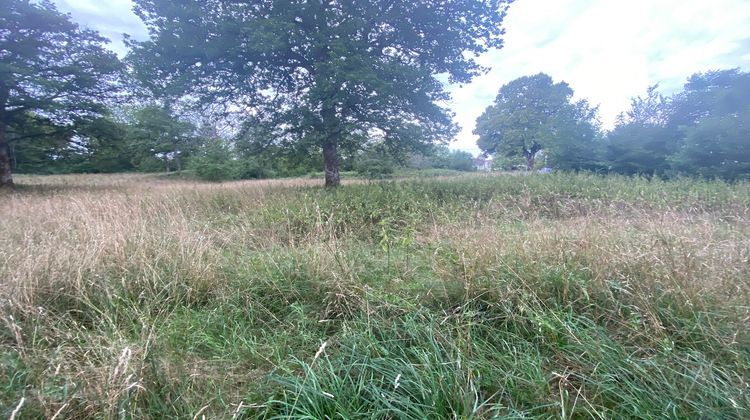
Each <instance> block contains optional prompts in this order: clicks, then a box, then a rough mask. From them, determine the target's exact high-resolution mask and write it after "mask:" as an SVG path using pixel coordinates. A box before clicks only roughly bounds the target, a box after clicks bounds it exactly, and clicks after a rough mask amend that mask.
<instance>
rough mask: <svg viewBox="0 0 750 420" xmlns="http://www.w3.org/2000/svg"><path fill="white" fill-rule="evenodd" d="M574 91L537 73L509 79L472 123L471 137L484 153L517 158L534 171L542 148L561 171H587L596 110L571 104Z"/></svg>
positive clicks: (582, 103)
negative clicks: (476, 137) (490, 103)
mask: <svg viewBox="0 0 750 420" xmlns="http://www.w3.org/2000/svg"><path fill="white" fill-rule="evenodd" d="M572 97H573V90H572V89H571V88H570V87H569V86H568V84H567V83H565V82H560V83H554V82H553V81H552V78H551V77H550V76H548V75H546V74H543V73H540V74H537V75H534V76H526V77H521V78H518V79H516V80H513V81H511V82H510V83H508V84H506V85H505V86H503V87H502V88H501V89H500V93H498V95H497V98H495V103H494V104H493V105H491V106H490V107H488V108H487V109H486V110H485V111H484V113H483V114H482V115H481V116H480V117H479V118H478V119H477V125H476V128H475V130H474V134H476V135H478V136H479V140H478V141H477V144H478V145H479V148H480V149H482V151H484V152H485V153H494V154H497V155H505V156H509V157H514V156H522V157H524V158H525V159H526V163H527V169H528V170H531V169H533V168H534V164H535V158H536V155H537V153H539V152H540V151H541V150H547V151H548V153H550V154H551V155H555V156H556V161H557V163H558V165H560V167H563V168H566V169H588V167H589V166H591V162H596V161H597V156H596V153H597V149H598V147H596V140H597V133H596V128H595V126H594V121H595V120H594V118H595V114H596V109H592V108H591V107H590V106H589V105H588V103H586V102H585V101H579V102H576V103H573V102H572Z"/></svg>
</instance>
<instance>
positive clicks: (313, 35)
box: [130, 0, 507, 185]
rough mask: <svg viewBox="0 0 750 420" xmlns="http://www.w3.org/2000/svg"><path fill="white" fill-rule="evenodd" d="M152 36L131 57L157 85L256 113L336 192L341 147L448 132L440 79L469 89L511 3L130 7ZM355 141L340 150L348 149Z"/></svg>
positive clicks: (225, 1)
mask: <svg viewBox="0 0 750 420" xmlns="http://www.w3.org/2000/svg"><path fill="white" fill-rule="evenodd" d="M136 5H137V6H136V11H137V12H138V14H139V15H140V16H141V18H142V19H143V20H144V22H145V23H146V24H147V25H148V27H149V29H150V31H151V39H150V40H149V41H147V42H144V43H140V44H136V45H134V50H133V52H132V54H131V56H130V61H131V62H132V63H133V65H134V67H135V68H136V70H137V72H138V74H139V75H140V78H141V79H142V80H143V81H145V82H146V83H147V84H148V85H149V86H150V87H151V89H152V90H154V91H156V92H160V93H161V94H166V95H176V96H181V95H192V96H194V97H198V98H200V100H201V102H202V103H203V104H204V105H207V106H210V107H213V108H217V107H218V108H221V109H223V110H224V111H230V110H232V109H243V110H248V109H249V110H251V111H250V112H251V113H252V114H254V115H256V117H258V118H260V119H261V120H263V121H265V122H266V123H267V124H269V125H270V126H271V127H274V139H275V140H274V141H277V142H279V143H292V144H294V143H300V142H301V143H306V144H313V145H315V146H316V147H317V148H318V149H319V150H320V149H322V151H323V155H324V158H325V169H326V184H327V185H336V184H338V182H339V175H338V169H339V168H338V166H339V162H338V157H339V156H338V147H339V146H349V147H352V146H353V147H354V148H357V146H358V144H361V142H363V141H366V140H370V141H379V142H381V143H383V144H385V145H387V146H389V147H391V148H394V149H408V148H410V147H413V146H414V145H419V144H424V143H435V142H446V141H448V140H449V139H451V137H452V135H453V134H454V133H455V126H454V123H453V122H452V120H451V114H450V112H449V111H448V110H447V109H446V108H444V107H443V106H442V105H440V102H442V101H445V100H446V99H447V98H448V95H447V94H446V92H445V91H444V90H443V85H442V83H440V82H439V81H438V79H437V78H436V77H435V76H436V75H439V74H443V75H447V76H448V78H449V79H450V80H451V81H454V82H468V81H470V80H471V79H472V78H473V77H474V76H476V75H477V74H479V73H480V72H481V71H482V68H481V67H480V66H479V65H478V64H477V63H476V61H475V60H474V57H475V56H476V55H477V54H479V53H482V52H485V51H487V50H488V49H489V48H498V47H500V46H501V44H502V41H501V37H502V34H503V29H502V27H501V22H502V20H503V17H504V14H505V10H506V8H507V2H506V1H503V0H446V1H441V2H423V1H392V0H359V1H347V2H334V1H285V2H278V1H261V0H256V1H248V2H235V1H229V0H212V1H197V0H192V1H183V2H179V3H176V2H173V1H168V0H137V1H136ZM350 141H353V142H357V143H358V144H354V145H346V143H347V142H350Z"/></svg>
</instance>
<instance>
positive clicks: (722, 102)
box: [606, 69, 750, 180]
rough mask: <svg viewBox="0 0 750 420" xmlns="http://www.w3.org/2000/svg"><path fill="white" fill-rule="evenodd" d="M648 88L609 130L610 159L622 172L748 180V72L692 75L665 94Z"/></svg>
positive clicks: (749, 103)
mask: <svg viewBox="0 0 750 420" xmlns="http://www.w3.org/2000/svg"><path fill="white" fill-rule="evenodd" d="M656 88H657V86H652V87H651V88H649V90H648V93H647V96H646V97H645V98H641V97H638V98H635V99H633V101H632V105H631V110H629V111H628V112H627V114H625V115H623V116H621V118H620V121H619V122H618V125H617V127H615V129H614V130H613V131H612V132H611V133H609V135H608V139H607V140H608V141H607V152H606V160H607V164H608V165H609V167H610V169H611V170H612V171H614V172H618V173H622V174H646V175H659V176H668V175H673V174H681V175H698V176H704V177H721V178H724V179H727V180H736V179H741V178H747V177H748V174H750V155H748V154H747V153H745V151H746V150H747V134H748V133H747V129H746V127H747V124H748V122H747V121H748V115H750V99H748V98H750V73H742V72H740V71H739V70H737V69H734V70H722V71H710V72H706V73H698V74H694V75H693V76H691V77H690V78H689V79H688V82H687V83H686V84H685V86H684V89H683V91H682V92H678V93H676V94H675V95H673V96H672V97H670V98H665V97H663V96H662V95H660V94H659V93H658V92H656Z"/></svg>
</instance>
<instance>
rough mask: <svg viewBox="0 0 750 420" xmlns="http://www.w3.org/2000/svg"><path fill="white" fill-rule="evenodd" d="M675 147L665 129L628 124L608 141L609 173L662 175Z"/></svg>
mask: <svg viewBox="0 0 750 420" xmlns="http://www.w3.org/2000/svg"><path fill="white" fill-rule="evenodd" d="M676 148H677V143H676V141H675V139H674V133H673V132H672V131H671V130H670V129H669V128H667V127H663V126H658V125H642V124H637V123H631V124H627V125H620V126H618V127H616V128H615V129H614V130H613V131H612V132H610V133H609V135H608V137H607V154H606V158H607V163H608V164H609V166H610V170H611V171H613V172H615V173H619V174H625V175H635V174H642V175H665V174H667V173H668V171H669V170H670V168H671V167H670V164H669V157H670V156H671V155H672V154H673V153H674V152H675V150H676Z"/></svg>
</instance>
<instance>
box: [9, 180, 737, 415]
mask: <svg viewBox="0 0 750 420" xmlns="http://www.w3.org/2000/svg"><path fill="white" fill-rule="evenodd" d="M17 183H18V184H19V188H18V191H17V192H15V193H12V194H7V195H5V196H2V197H0V214H2V217H1V218H0V320H1V321H2V322H0V417H3V418H8V417H11V416H15V418H17V419H20V418H58V419H62V418H74V417H75V418H188V419H191V418H192V419H200V418H288V417H294V418H309V419H313V418H331V419H333V418H347V419H349V418H352V419H356V418H373V419H384V418H394V419H424V418H476V419H485V418H495V417H503V418H565V419H567V418H613V419H614V418H644V419H646V418H724V419H731V418H747V417H749V416H750V383H749V382H750V327H749V326H750V282H749V281H748V280H749V279H750V184H749V183H742V182H740V183H735V184H729V183H725V182H722V181H700V180H692V179H676V180H671V181H662V180H658V179H653V180H649V179H644V178H628V177H620V176H606V177H605V176H597V175H586V174H578V175H576V174H565V173H559V174H548V175H541V174H535V175H527V176H506V175H479V174H477V175H471V176H463V177H450V176H448V177H440V178H434V179H427V178H424V179H402V180H394V181H382V182H368V181H365V180H352V181H348V182H344V184H345V185H343V186H342V187H340V188H338V189H334V190H325V189H323V188H322V187H320V185H321V181H320V180H318V179H288V180H270V181H240V182H229V183H222V184H211V183H198V182H193V181H186V180H179V179H169V178H165V177H156V176H150V175H70V176H45V177H39V176H19V177H18V178H17Z"/></svg>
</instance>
